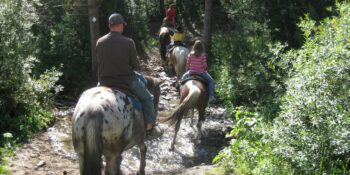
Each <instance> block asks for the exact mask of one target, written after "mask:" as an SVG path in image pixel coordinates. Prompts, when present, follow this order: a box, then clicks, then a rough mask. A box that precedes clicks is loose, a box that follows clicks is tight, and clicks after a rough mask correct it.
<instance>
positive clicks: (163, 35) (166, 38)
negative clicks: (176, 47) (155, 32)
mask: <svg viewBox="0 0 350 175" xmlns="http://www.w3.org/2000/svg"><path fill="white" fill-rule="evenodd" d="M173 34H174V32H173V31H172V30H171V28H170V27H164V26H163V27H161V28H160V32H159V43H160V57H161V59H162V63H163V65H166V61H167V58H166V52H167V47H168V45H169V44H170V41H171V35H173Z"/></svg>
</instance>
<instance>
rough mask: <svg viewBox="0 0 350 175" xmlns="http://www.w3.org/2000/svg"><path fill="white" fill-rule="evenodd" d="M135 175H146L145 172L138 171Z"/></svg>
mask: <svg viewBox="0 0 350 175" xmlns="http://www.w3.org/2000/svg"><path fill="white" fill-rule="evenodd" d="M137 175H146V173H145V171H139V172H137Z"/></svg>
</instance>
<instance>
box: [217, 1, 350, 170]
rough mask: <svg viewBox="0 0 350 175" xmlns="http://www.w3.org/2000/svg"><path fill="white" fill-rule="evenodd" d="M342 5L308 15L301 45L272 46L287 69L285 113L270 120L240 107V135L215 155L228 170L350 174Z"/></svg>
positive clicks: (349, 10)
mask: <svg viewBox="0 0 350 175" xmlns="http://www.w3.org/2000/svg"><path fill="white" fill-rule="evenodd" d="M337 5H338V7H337V9H336V11H335V12H336V13H337V14H338V15H337V16H334V17H332V18H327V19H325V20H324V21H322V22H321V23H320V25H316V22H315V21H312V20H310V19H309V18H308V16H306V17H305V19H303V20H302V21H301V23H300V24H299V26H300V27H301V29H302V31H303V32H304V36H305V44H304V45H303V47H302V48H301V49H299V50H290V51H289V52H287V53H280V52H279V51H281V50H283V48H284V47H283V46H281V45H275V46H274V47H275V48H272V49H271V51H273V53H271V55H274V56H273V57H272V58H271V60H275V61H277V62H276V63H275V65H269V66H270V67H274V66H277V67H279V69H284V70H283V71H278V72H280V73H282V74H284V77H282V78H280V79H279V80H280V81H285V88H286V92H285V94H284V95H283V98H282V99H281V104H282V105H281V112H280V113H279V115H278V117H276V118H275V119H274V120H273V122H270V120H265V119H266V117H265V116H263V115H262V114H261V113H260V114H252V113H249V112H245V111H247V110H245V109H239V110H237V111H236V122H235V124H234V129H233V130H232V132H231V133H230V135H231V136H233V137H234V139H233V140H232V143H231V145H230V147H228V148H226V149H225V150H223V151H222V152H221V153H220V154H219V155H218V156H217V157H216V158H215V159H214V161H215V162H217V163H219V164H221V165H222V166H224V167H226V170H227V172H228V173H234V174H348V173H350V172H349V171H350V170H349V167H348V163H349V161H350V149H349V147H350V131H349V128H350V111H349V110H350V108H349V104H350V98H349V97H350V83H348V82H349V79H350V74H349V72H350V63H349V58H350V47H349V46H350V45H349V43H350V42H349V41H350V40H349V37H348V36H350V18H349V16H350V3H349V2H346V3H344V4H337ZM289 65H291V66H292V68H291V67H290V66H289ZM282 84H283V83H282ZM242 111H243V112H242ZM248 111H249V110H248Z"/></svg>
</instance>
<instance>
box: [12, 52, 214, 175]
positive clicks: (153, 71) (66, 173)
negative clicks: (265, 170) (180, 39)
mask: <svg viewBox="0 0 350 175" xmlns="http://www.w3.org/2000/svg"><path fill="white" fill-rule="evenodd" d="M157 55H158V49H153V50H151V51H149V53H148V55H146V56H145V57H148V58H147V59H142V60H146V61H142V63H141V64H142V67H143V68H144V69H143V70H142V71H143V72H144V73H145V74H147V75H152V76H155V77H159V78H162V79H164V78H166V74H165V73H164V72H163V71H162V68H161V67H160V66H158V65H161V62H160V60H159V57H158V56H157ZM165 86H167V87H165V88H166V89H167V91H168V92H170V91H171V92H173V94H172V97H170V98H178V97H177V96H178V94H177V93H176V92H175V90H174V88H173V86H172V83H171V82H167V84H166V85H165ZM174 92H175V93H174ZM160 105H161V106H160V110H161V108H163V109H164V108H174V107H175V106H176V104H171V106H166V105H165V104H162V102H161V104H160ZM211 110H215V109H213V108H212V109H211ZM67 129H70V128H67ZM51 142H52V140H50V136H49V134H48V132H44V133H40V134H38V135H37V136H35V137H34V138H32V139H30V140H29V141H28V143H25V144H24V145H23V147H21V148H19V149H18V150H17V151H16V153H15V156H14V157H13V158H12V159H11V160H10V167H9V168H10V170H11V172H12V173H13V174H14V175H62V174H63V175H78V174H79V165H78V160H77V159H76V158H72V157H71V156H67V153H65V152H63V151H62V150H57V149H55V148H54V147H53V146H52V144H51ZM210 168H211V167H210V166H205V165H204V166H198V167H192V168H189V169H186V170H182V171H181V172H174V173H172V174H194V175H195V174H197V175H199V174H205V172H208V171H209V169H210Z"/></svg>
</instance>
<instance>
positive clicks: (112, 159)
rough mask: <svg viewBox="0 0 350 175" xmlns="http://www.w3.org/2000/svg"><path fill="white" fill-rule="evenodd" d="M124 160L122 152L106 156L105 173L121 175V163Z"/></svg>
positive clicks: (106, 174) (107, 174)
mask: <svg viewBox="0 0 350 175" xmlns="http://www.w3.org/2000/svg"><path fill="white" fill-rule="evenodd" d="M121 162H122V155H121V153H116V154H111V155H107V156H106V169H105V175H120V174H121V170H120V164H121Z"/></svg>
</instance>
